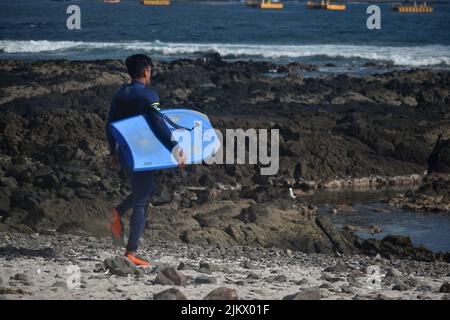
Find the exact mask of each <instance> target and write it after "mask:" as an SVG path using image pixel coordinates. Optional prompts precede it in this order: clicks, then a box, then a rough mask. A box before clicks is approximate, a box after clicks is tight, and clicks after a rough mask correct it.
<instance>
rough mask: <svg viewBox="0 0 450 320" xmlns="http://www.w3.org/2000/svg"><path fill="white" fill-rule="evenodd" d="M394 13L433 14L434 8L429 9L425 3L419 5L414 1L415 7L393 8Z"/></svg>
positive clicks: (402, 6) (399, 6) (401, 6)
mask: <svg viewBox="0 0 450 320" xmlns="http://www.w3.org/2000/svg"><path fill="white" fill-rule="evenodd" d="M392 11H395V12H400V13H431V12H433V8H432V7H429V6H428V5H427V3H426V2H425V1H423V2H422V3H421V4H419V5H417V1H414V5H409V6H407V5H406V6H405V5H398V6H394V7H392Z"/></svg>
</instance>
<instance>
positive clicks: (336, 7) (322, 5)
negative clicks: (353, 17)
mask: <svg viewBox="0 0 450 320" xmlns="http://www.w3.org/2000/svg"><path fill="white" fill-rule="evenodd" d="M306 7H307V8H308V9H324V10H332V11H343V10H346V9H347V6H346V5H345V4H332V3H330V1H329V0H322V1H321V2H315V1H308V2H307V3H306Z"/></svg>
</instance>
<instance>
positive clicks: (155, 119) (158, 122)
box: [146, 105, 178, 152]
mask: <svg viewBox="0 0 450 320" xmlns="http://www.w3.org/2000/svg"><path fill="white" fill-rule="evenodd" d="M154 108H155V105H152V106H149V107H148V108H147V112H146V114H147V118H148V121H149V124H150V126H151V128H152V130H153V132H154V134H155V136H156V137H157V138H158V139H159V141H161V143H162V144H163V145H164V147H166V149H167V150H169V152H172V150H173V148H175V147H176V146H178V142H176V141H174V140H172V131H171V130H170V128H169V126H168V125H167V123H166V121H165V120H164V119H163V117H162V116H161V114H160V113H159V112H158V111H157V110H155V109H154Z"/></svg>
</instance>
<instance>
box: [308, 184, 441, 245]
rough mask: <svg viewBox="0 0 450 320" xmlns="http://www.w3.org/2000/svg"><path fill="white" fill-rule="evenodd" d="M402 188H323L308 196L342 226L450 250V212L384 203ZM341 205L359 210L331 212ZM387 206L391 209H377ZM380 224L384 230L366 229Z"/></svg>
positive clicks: (320, 209)
mask: <svg viewBox="0 0 450 320" xmlns="http://www.w3.org/2000/svg"><path fill="white" fill-rule="evenodd" d="M406 190H407V189H402V188H391V189H389V188H381V189H366V190H364V189H361V190H357V189H343V190H335V191H331V190H330V191H321V192H317V193H315V194H313V195H311V196H308V197H306V198H305V200H307V201H308V202H310V203H313V204H314V205H316V206H317V207H318V208H319V214H320V215H322V216H326V217H328V218H330V220H331V221H332V222H333V223H334V224H335V225H336V226H337V227H338V228H341V227H344V226H346V225H351V226H357V227H359V228H361V230H360V231H358V232H357V235H358V236H360V237H362V238H365V239H368V238H375V239H382V238H384V237H385V236H387V235H389V234H396V235H403V236H408V237H410V238H411V241H412V243H413V245H416V246H419V245H424V246H425V247H427V248H428V249H430V250H432V251H434V252H450V215H449V214H438V213H426V212H411V211H406V210H403V209H400V208H393V207H390V206H388V205H387V203H386V202H384V200H385V199H387V198H389V197H390V196H392V195H394V194H396V193H399V192H404V191H406ZM338 204H347V205H349V206H351V207H352V208H353V209H355V211H354V212H352V213H338V214H331V213H330V210H331V209H332V208H333V207H335V206H336V205H338ZM377 209H386V210H388V211H387V212H377ZM371 225H376V226H380V227H381V228H382V230H383V231H382V232H380V233H378V234H374V235H372V234H370V233H368V232H367V230H366V228H368V227H370V226H371Z"/></svg>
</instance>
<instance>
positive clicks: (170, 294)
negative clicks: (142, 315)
mask: <svg viewBox="0 0 450 320" xmlns="http://www.w3.org/2000/svg"><path fill="white" fill-rule="evenodd" d="M153 300H187V298H186V296H185V295H184V294H183V293H182V292H181V291H180V290H178V289H177V288H170V289H167V290H164V291H161V292H158V293H155V294H154V295H153Z"/></svg>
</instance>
